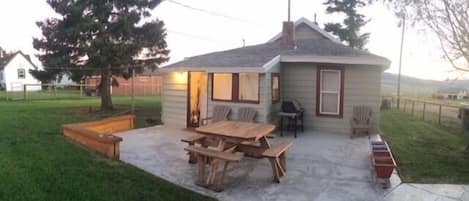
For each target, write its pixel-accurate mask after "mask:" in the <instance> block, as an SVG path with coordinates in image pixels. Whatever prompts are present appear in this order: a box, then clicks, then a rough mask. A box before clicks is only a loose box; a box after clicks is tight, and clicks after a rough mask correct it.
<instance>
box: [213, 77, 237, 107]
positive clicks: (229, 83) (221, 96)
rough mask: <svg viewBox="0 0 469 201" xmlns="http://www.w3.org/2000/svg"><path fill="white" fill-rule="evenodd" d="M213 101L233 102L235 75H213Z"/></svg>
mask: <svg viewBox="0 0 469 201" xmlns="http://www.w3.org/2000/svg"><path fill="white" fill-rule="evenodd" d="M212 88H213V99H216V100H227V101H229V100H232V95H233V92H232V89H233V75H232V74H231V73H214V74H213V87H212Z"/></svg>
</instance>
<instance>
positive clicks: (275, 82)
mask: <svg viewBox="0 0 469 201" xmlns="http://www.w3.org/2000/svg"><path fill="white" fill-rule="evenodd" d="M271 79H272V103H277V102H279V101H280V74H279V73H272V76H271Z"/></svg>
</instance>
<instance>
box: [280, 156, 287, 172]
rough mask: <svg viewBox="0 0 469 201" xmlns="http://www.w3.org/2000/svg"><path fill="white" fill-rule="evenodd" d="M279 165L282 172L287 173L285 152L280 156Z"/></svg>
mask: <svg viewBox="0 0 469 201" xmlns="http://www.w3.org/2000/svg"><path fill="white" fill-rule="evenodd" d="M279 158H280V165H281V166H282V168H283V170H284V171H287V162H286V152H283V153H282V154H280V157H279Z"/></svg>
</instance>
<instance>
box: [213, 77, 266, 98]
mask: <svg viewBox="0 0 469 201" xmlns="http://www.w3.org/2000/svg"><path fill="white" fill-rule="evenodd" d="M212 78H213V79H212V80H213V82H212V100H214V101H230V102H249V103H259V74H258V73H213V75H212Z"/></svg>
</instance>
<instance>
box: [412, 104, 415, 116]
mask: <svg viewBox="0 0 469 201" xmlns="http://www.w3.org/2000/svg"><path fill="white" fill-rule="evenodd" d="M414 106H415V101H412V115H413V114H414Z"/></svg>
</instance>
